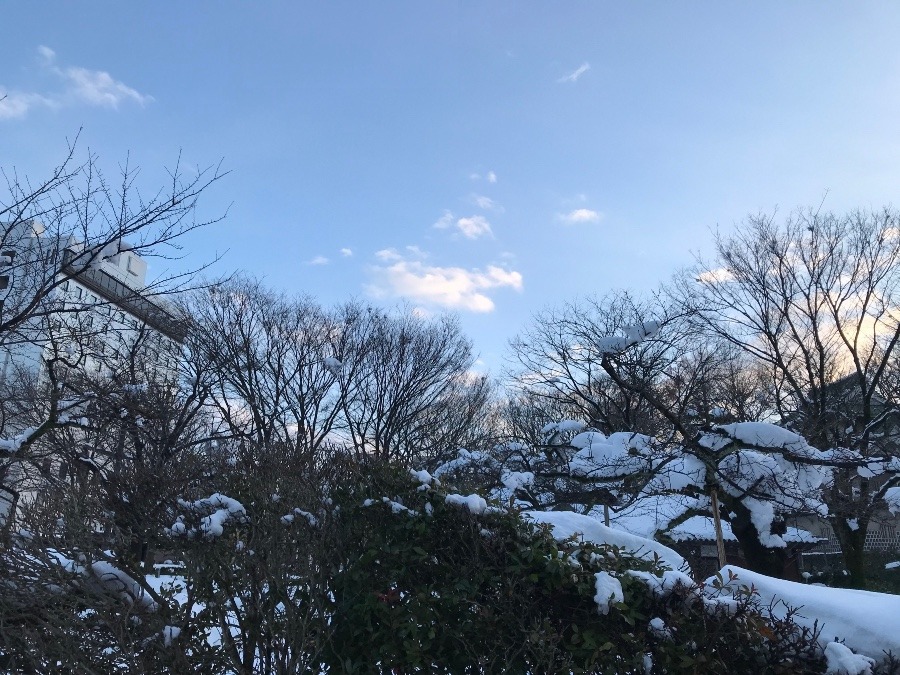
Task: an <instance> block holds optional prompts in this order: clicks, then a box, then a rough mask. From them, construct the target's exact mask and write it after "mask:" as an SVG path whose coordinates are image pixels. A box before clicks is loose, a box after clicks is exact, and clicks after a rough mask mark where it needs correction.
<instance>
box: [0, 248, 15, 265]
mask: <svg viewBox="0 0 900 675" xmlns="http://www.w3.org/2000/svg"><path fill="white" fill-rule="evenodd" d="M15 257H16V252H15V251H3V252H2V253H0V263H2V264H4V265H12V261H13V259H14V258H15Z"/></svg>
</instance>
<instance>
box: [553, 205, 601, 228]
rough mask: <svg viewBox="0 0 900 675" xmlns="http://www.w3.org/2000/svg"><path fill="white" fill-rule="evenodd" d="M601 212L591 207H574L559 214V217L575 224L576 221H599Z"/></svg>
mask: <svg viewBox="0 0 900 675" xmlns="http://www.w3.org/2000/svg"><path fill="white" fill-rule="evenodd" d="M602 218H603V214H602V213H599V212H598V211H592V210H591V209H575V210H574V211H569V212H568V213H564V214H560V216H559V219H560V220H561V221H563V222H564V223H569V224H570V225H575V224H577V223H599V222H600V220H601V219H602Z"/></svg>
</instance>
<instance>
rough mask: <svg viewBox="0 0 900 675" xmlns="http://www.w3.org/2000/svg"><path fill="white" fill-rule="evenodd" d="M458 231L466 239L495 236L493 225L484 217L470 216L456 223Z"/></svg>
mask: <svg viewBox="0 0 900 675" xmlns="http://www.w3.org/2000/svg"><path fill="white" fill-rule="evenodd" d="M456 227H457V229H458V230H459V231H460V232H462V235H463V236H464V237H466V239H478V237H483V236H484V235H493V232H492V231H491V224H490V223H489V222H488V221H487V218H485V217H484V216H469V217H468V218H460V219H459V220H457V221H456Z"/></svg>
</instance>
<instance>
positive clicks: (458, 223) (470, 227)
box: [432, 197, 493, 239]
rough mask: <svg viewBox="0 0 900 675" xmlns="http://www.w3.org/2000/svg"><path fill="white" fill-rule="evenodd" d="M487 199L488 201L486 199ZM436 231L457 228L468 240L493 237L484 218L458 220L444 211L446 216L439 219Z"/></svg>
mask: <svg viewBox="0 0 900 675" xmlns="http://www.w3.org/2000/svg"><path fill="white" fill-rule="evenodd" d="M485 199H487V198H486V197H485ZM432 227H434V228H435V229H438V230H446V229H449V228H451V227H452V228H456V229H457V230H459V231H460V233H461V234H462V235H463V236H464V237H466V238H467V239H478V238H479V237H482V236H484V235H493V231H492V230H491V224H490V223H489V222H488V221H487V218H485V217H484V216H478V215H475V216H469V217H467V218H456V217H455V216H454V215H453V214H452V213H451V212H450V211H444V215H442V216H441V217H440V218H438V219H437V220H436V221H435V223H434V225H432Z"/></svg>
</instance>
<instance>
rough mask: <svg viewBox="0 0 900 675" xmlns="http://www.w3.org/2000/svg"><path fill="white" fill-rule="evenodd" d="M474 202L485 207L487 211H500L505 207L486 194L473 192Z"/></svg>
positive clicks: (480, 206) (482, 207)
mask: <svg viewBox="0 0 900 675" xmlns="http://www.w3.org/2000/svg"><path fill="white" fill-rule="evenodd" d="M472 203H473V204H475V206H477V207H478V208H479V209H483V210H485V211H498V212H502V211H503V207H502V206H500V205H499V204H498V203H497V202H495V201H494V200H493V199H491V198H490V197H486V196H484V195H479V194H473V195H472Z"/></svg>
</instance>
